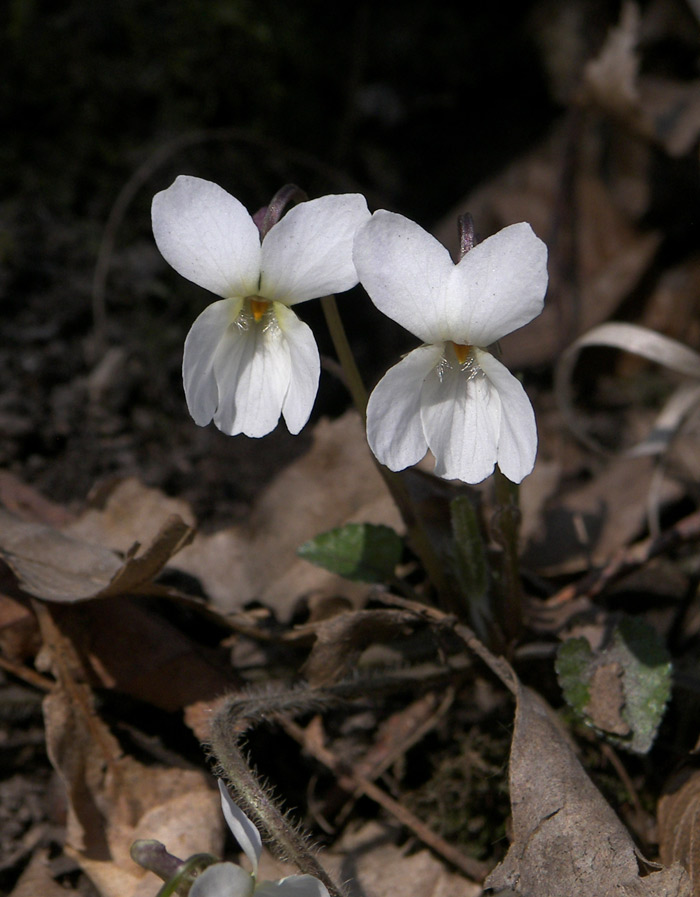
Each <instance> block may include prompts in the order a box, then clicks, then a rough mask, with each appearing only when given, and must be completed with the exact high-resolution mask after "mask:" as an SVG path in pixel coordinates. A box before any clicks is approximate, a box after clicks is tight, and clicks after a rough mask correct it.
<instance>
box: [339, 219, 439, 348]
mask: <svg viewBox="0 0 700 897" xmlns="http://www.w3.org/2000/svg"><path fill="white" fill-rule="evenodd" d="M354 259H355V267H356V268H357V273H358V275H359V278H360V282H361V283H362V286H363V287H364V288H365V290H366V291H367V293H368V294H369V297H370V299H371V300H372V302H374V304H375V305H376V306H377V308H378V309H379V310H380V311H382V312H383V313H384V314H385V315H387V316H388V317H390V318H392V319H393V320H394V321H396V322H397V323H398V324H401V326H402V327H405V328H406V330H410V331H411V333H414V334H415V335H416V336H417V337H418V338H419V339H421V340H423V341H424V342H426V343H439V342H442V341H443V340H446V339H451V338H452V337H451V335H450V333H449V331H448V330H447V329H446V328H447V324H448V319H447V313H446V302H447V285H448V282H449V279H450V277H451V275H452V272H453V270H454V267H455V266H454V263H453V262H452V259H451V258H450V254H449V252H448V251H447V249H445V247H444V246H443V245H442V244H441V243H439V242H438V241H437V240H436V239H435V238H434V237H432V236H431V235H430V234H429V233H427V232H426V231H424V230H423V228H422V227H419V226H418V225H417V224H416V223H415V222H414V221H411V220H410V219H408V218H404V217H403V215H397V214H395V213H394V212H386V211H384V210H380V211H378V212H375V213H374V215H373V216H372V218H371V220H370V221H369V222H368V223H367V224H365V225H364V226H363V227H362V228H360V230H359V231H358V233H357V236H356V238H355V251H354Z"/></svg>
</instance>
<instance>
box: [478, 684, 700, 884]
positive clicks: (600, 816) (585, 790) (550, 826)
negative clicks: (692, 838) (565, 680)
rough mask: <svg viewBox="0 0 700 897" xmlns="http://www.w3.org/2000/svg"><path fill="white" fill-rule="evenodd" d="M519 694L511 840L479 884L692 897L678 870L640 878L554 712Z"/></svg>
mask: <svg viewBox="0 0 700 897" xmlns="http://www.w3.org/2000/svg"><path fill="white" fill-rule="evenodd" d="M517 691H518V694H517V707H516V714H515V729H514V732H513V744H512V747H511V757H510V799H511V805H512V810H513V843H512V844H511V847H510V849H509V851H508V854H507V856H506V858H505V860H504V861H503V862H502V863H500V864H499V865H498V866H497V867H496V868H495V869H494V871H493V872H492V873H491V874H490V875H489V877H488V878H487V879H486V882H485V883H484V884H485V886H486V887H490V888H494V889H499V888H503V889H508V893H510V894H515V895H521V897H562V895H564V894H566V895H574V894H575V895H576V897H642V895H646V897H690V895H691V891H690V882H689V881H688V877H687V875H686V873H685V872H684V870H683V869H682V868H681V867H680V866H678V865H674V866H671V867H669V868H665V869H662V870H661V871H659V872H655V873H653V874H651V875H648V876H646V877H645V878H640V877H639V869H638V862H637V854H636V851H635V847H634V843H633V841H632V838H631V837H630V835H629V833H628V832H627V830H626V829H625V827H624V826H623V825H622V823H621V822H620V820H619V819H618V818H617V816H616V815H615V813H614V812H613V810H612V809H611V808H610V807H609V806H608V804H607V803H606V802H605V800H604V799H603V797H602V795H601V794H600V792H599V791H598V790H597V788H596V787H595V786H594V785H593V783H592V782H591V780H590V779H589V778H588V776H587V775H586V773H585V771H584V769H583V767H582V766H581V764H580V763H579V761H578V759H577V757H576V755H575V753H574V751H573V749H572V747H571V745H570V743H569V740H568V738H567V736H566V735H565V734H564V732H563V730H562V728H561V727H560V725H559V724H558V721H557V720H556V717H555V716H554V713H553V711H552V710H551V709H550V708H549V707H548V705H547V704H546V703H545V702H544V700H543V699H542V698H540V697H539V696H538V695H537V694H535V693H534V692H532V691H530V690H529V689H526V688H523V687H522V686H518V690H517Z"/></svg>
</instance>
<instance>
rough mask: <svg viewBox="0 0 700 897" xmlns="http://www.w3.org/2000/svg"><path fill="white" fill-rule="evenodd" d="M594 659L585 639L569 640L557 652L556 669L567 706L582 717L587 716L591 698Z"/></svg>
mask: <svg viewBox="0 0 700 897" xmlns="http://www.w3.org/2000/svg"><path fill="white" fill-rule="evenodd" d="M592 658H593V652H592V651H591V646H590V645H589V644H588V640H587V639H585V638H570V639H567V641H565V642H564V644H563V645H560V646H559V651H558V652H557V659H556V663H555V668H556V671H557V678H558V679H559V685H560V687H561V690H562V691H563V692H564V697H565V698H566V702H567V704H568V705H569V706H570V707H571V708H573V709H574V710H575V711H576V713H578V714H580V715H581V716H585V707H586V705H587V704H588V702H589V700H590V696H591V692H590V689H589V687H588V680H589V678H590V665H591V660H592Z"/></svg>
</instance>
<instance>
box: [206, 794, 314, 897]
mask: <svg viewBox="0 0 700 897" xmlns="http://www.w3.org/2000/svg"><path fill="white" fill-rule="evenodd" d="M219 791H220V792H221V806H222V808H223V811H224V818H225V819H226V822H227V823H228V827H229V828H230V829H231V831H232V832H233V836H234V838H235V839H236V840H237V841H238V843H239V845H240V846H241V849H242V850H243V852H244V853H245V855H246V856H247V857H248V859H249V860H250V862H251V863H252V865H253V872H252V874H251V873H250V872H246V871H245V869H243V868H241V867H240V866H237V865H236V864H235V863H214V864H213V865H212V866H207V868H206V869H205V870H204V872H202V873H201V874H200V875H198V876H197V878H196V879H195V880H194V883H193V885H192V887H191V888H190V897H252V895H253V893H254V894H255V897H328V890H327V888H326V886H325V885H324V884H323V882H321V881H319V880H318V879H317V878H315V877H314V876H313V875H289V876H288V877H287V878H281V879H280V880H279V881H263V882H260V883H258V882H257V874H258V860H259V859H260V854H261V853H262V841H261V839H260V833H259V832H258V830H257V829H256V828H255V826H254V825H253V823H252V822H251V821H250V819H248V817H247V816H246V815H245V813H244V812H243V811H242V810H241V809H240V808H239V807H237V806H236V804H235V803H234V802H233V801H232V800H231V796H230V794H229V793H228V790H227V788H226V786H225V785H224V783H223V782H222V781H221V779H219Z"/></svg>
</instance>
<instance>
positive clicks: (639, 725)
mask: <svg viewBox="0 0 700 897" xmlns="http://www.w3.org/2000/svg"><path fill="white" fill-rule="evenodd" d="M556 671H557V676H558V678H559V684H560V686H561V688H562V691H563V693H564V697H565V698H566V701H567V703H568V704H569V705H570V706H571V707H572V708H573V709H574V710H575V711H576V712H577V713H578V714H579V715H580V716H581V717H582V718H583V719H584V720H585V721H586V722H587V723H588V724H589V725H591V726H593V727H594V728H596V729H597V730H598V731H599V732H601V733H602V734H603V735H604V736H605V737H606V738H607V739H608V740H609V741H610V742H612V743H613V744H616V745H618V746H620V747H624V748H626V749H627V750H629V751H633V752H634V753H636V754H646V753H647V751H648V750H649V749H650V748H651V746H652V744H653V742H654V738H655V737H656V732H657V730H658V728H659V724H660V722H661V719H662V717H663V714H664V709H665V707H666V703H667V701H668V699H669V696H670V694H671V661H670V658H669V656H668V653H667V651H666V649H665V648H664V646H663V644H662V643H661V640H660V638H659V636H658V634H657V632H656V630H655V629H654V628H653V627H652V626H650V625H649V624H648V623H646V622H645V621H644V620H642V619H641V618H639V617H624V618H623V619H622V620H621V621H620V622H619V623H618V625H617V626H616V627H615V629H614V630H613V632H612V635H611V637H610V638H609V640H608V642H607V644H606V645H605V647H603V648H602V649H600V650H597V651H593V650H591V647H590V645H589V644H588V642H587V641H586V639H583V638H576V639H569V640H568V641H567V642H565V643H564V644H563V645H562V646H561V647H560V649H559V652H558V655H557V661H556Z"/></svg>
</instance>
